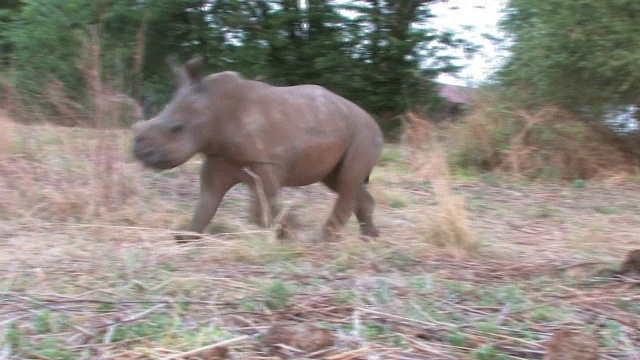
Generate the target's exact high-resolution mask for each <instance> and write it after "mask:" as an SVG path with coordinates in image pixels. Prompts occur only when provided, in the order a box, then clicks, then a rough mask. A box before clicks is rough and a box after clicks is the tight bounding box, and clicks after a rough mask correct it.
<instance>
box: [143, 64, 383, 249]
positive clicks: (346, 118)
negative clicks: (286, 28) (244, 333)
mask: <svg viewBox="0 0 640 360" xmlns="http://www.w3.org/2000/svg"><path fill="white" fill-rule="evenodd" d="M169 63H170V67H171V70H172V73H173V75H174V77H175V80H176V82H177V88H176V90H175V93H174V95H173V99H172V100H171V102H170V103H169V104H167V106H166V107H165V108H164V109H163V110H162V112H160V114H158V115H157V116H156V117H155V118H153V119H151V120H148V121H144V122H139V123H137V124H135V125H134V127H133V132H134V142H133V153H134V155H135V157H136V158H138V159H139V160H141V161H142V162H143V163H144V164H145V165H146V166H148V167H150V168H154V169H170V168H173V167H176V166H178V165H180V164H183V163H184V162H186V161H187V160H189V159H190V158H191V157H192V156H194V155H195V154H197V153H202V154H204V155H205V161H204V164H203V165H202V169H201V174H200V198H199V200H198V204H197V206H196V209H195V213H194V215H193V219H192V223H191V226H190V228H189V230H190V231H193V232H196V233H202V232H203V231H204V229H205V228H206V226H207V225H208V224H209V222H210V221H211V219H212V218H213V216H214V214H215V213H216V210H217V209H218V206H219V205H220V201H221V200H222V198H223V196H224V195H225V193H226V192H227V191H228V190H229V189H231V187H233V186H234V185H236V184H239V183H245V184H247V185H248V186H249V187H250V188H251V189H252V190H253V192H254V202H256V204H255V206H256V207H257V209H258V211H259V213H260V214H267V215H265V216H263V218H262V221H261V224H262V225H263V226H268V225H270V224H271V222H272V221H273V219H274V218H279V217H278V216H277V215H278V214H279V211H280V208H279V206H278V201H277V197H278V193H279V192H280V188H281V187H283V186H304V185H310V184H313V183H316V182H323V183H324V184H325V185H326V186H328V187H329V188H330V189H331V190H333V191H335V192H336V193H337V194H338V198H337V200H336V202H335V205H334V207H333V211H332V213H331V215H330V217H329V219H328V220H327V221H326V223H325V224H324V226H323V228H322V233H321V240H325V241H332V240H335V239H336V237H337V236H338V233H339V232H340V230H341V229H342V228H343V227H344V224H345V223H346V222H347V220H348V219H349V218H350V217H351V215H352V213H353V212H355V214H356V217H357V219H358V222H359V224H360V232H361V234H362V235H364V236H368V237H377V236H378V234H379V232H378V230H377V228H376V227H375V225H374V224H373V219H372V216H373V208H374V200H373V198H372V196H371V194H369V191H367V189H366V183H367V182H368V180H369V175H370V174H371V170H372V168H373V167H374V165H375V164H376V162H377V161H378V158H379V156H380V153H381V151H382V146H383V138H382V132H381V131H380V127H379V126H378V125H377V124H376V122H375V121H374V120H373V119H372V118H371V116H369V114H367V113H366V112H365V111H364V110H363V109H361V108H360V107H358V106H357V105H355V104H354V103H352V102H350V101H349V100H346V99H345V98H343V97H340V96H338V95H336V94H334V93H333V92H331V91H329V90H327V89H325V88H323V87H320V86H316V85H300V86H290V87H277V86H272V85H269V84H266V83H263V82H260V81H253V80H247V79H244V78H243V77H242V76H241V75H239V74H238V73H235V72H230V71H226V72H220V73H215V74H211V75H208V76H206V77H204V78H202V77H201V75H200V69H201V67H202V60H201V58H200V57H196V58H194V59H192V60H190V61H188V62H187V63H185V64H184V65H178V64H176V62H175V60H170V61H169ZM256 199H260V200H262V201H256ZM282 226H283V228H285V227H286V226H287V224H286V220H285V221H283V224H282ZM178 239H179V240H180V238H178ZM182 239H186V238H182Z"/></svg>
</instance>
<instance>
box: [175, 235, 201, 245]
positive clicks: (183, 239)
mask: <svg viewBox="0 0 640 360" xmlns="http://www.w3.org/2000/svg"><path fill="white" fill-rule="evenodd" d="M173 238H174V239H175V240H176V242H177V243H178V244H186V243H189V242H192V241H194V240H200V239H202V236H200V235H196V234H175V235H173Z"/></svg>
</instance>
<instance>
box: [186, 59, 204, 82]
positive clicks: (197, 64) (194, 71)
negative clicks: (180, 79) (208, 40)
mask: <svg viewBox="0 0 640 360" xmlns="http://www.w3.org/2000/svg"><path fill="white" fill-rule="evenodd" d="M203 64H204V59H203V58H202V56H200V55H198V56H196V57H194V58H193V59H191V60H189V61H187V63H186V64H185V68H186V69H187V74H188V75H189V80H190V81H191V83H192V84H198V83H199V82H200V80H202V67H203Z"/></svg>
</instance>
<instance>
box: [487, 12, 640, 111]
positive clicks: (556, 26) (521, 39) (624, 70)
mask: <svg viewBox="0 0 640 360" xmlns="http://www.w3.org/2000/svg"><path fill="white" fill-rule="evenodd" d="M502 25H503V27H504V29H505V30H506V33H507V34H508V36H509V38H510V41H511V47H510V50H511V52H512V57H511V58H510V59H509V61H508V63H507V64H506V66H505V67H504V68H503V69H502V70H501V72H500V73H499V79H500V81H501V84H502V85H505V86H506V87H507V88H510V89H515V91H512V93H513V94H518V95H519V96H520V101H521V102H522V103H524V104H525V105H527V106H540V105H546V104H550V103H552V104H556V105H560V106H562V107H564V108H566V109H569V110H572V111H573V112H575V113H578V114H580V115H581V116H582V117H583V118H584V119H602V118H603V114H606V113H611V112H613V111H614V110H616V109H634V106H636V109H637V106H638V104H640V1H637V0H615V1H601V0H580V1H565V0H511V1H509V2H508V4H507V12H506V16H505V18H504V20H503V22H502ZM638 115H640V114H638V113H637V111H636V114H635V116H636V119H637V118H638Z"/></svg>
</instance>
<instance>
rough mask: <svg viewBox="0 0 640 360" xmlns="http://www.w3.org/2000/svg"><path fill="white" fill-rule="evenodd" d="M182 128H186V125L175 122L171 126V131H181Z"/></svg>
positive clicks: (175, 132) (173, 132)
mask: <svg viewBox="0 0 640 360" xmlns="http://www.w3.org/2000/svg"><path fill="white" fill-rule="evenodd" d="M182 130H184V125H183V124H173V125H171V127H170V128H169V131H171V133H172V134H178V133H181V132H182Z"/></svg>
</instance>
